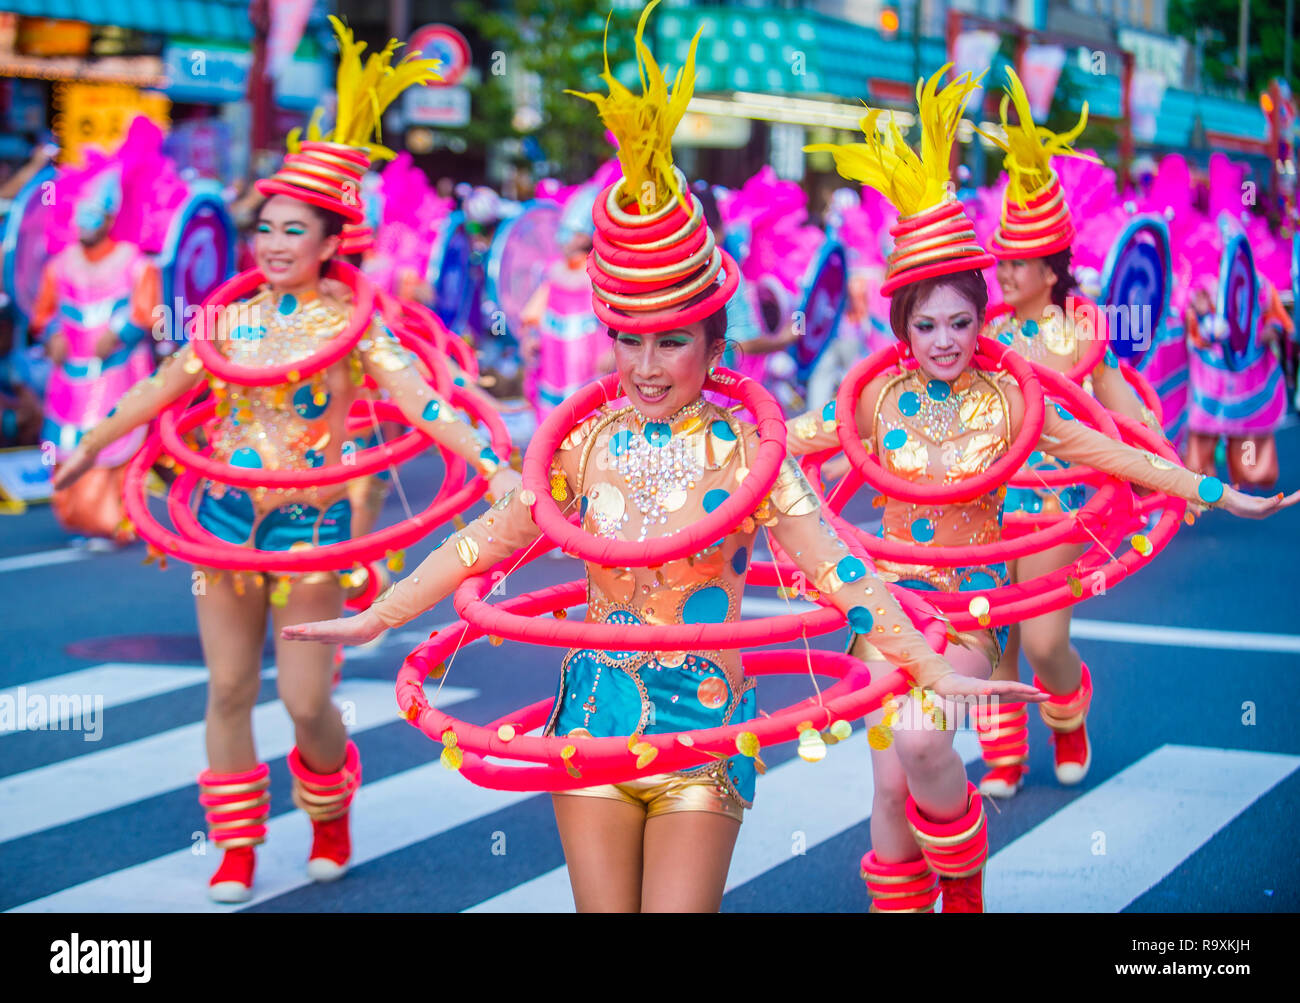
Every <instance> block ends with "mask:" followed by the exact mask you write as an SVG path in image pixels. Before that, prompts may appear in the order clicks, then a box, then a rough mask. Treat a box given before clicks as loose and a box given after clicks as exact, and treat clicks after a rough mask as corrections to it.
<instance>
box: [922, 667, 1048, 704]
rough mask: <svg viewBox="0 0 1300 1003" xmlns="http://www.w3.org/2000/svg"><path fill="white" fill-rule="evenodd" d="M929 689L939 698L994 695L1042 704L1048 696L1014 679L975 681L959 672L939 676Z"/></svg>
mask: <svg viewBox="0 0 1300 1003" xmlns="http://www.w3.org/2000/svg"><path fill="white" fill-rule="evenodd" d="M930 689H932V690H934V692H935V693H937V694H939V696H941V697H978V696H989V695H994V694H996V695H997V696H1000V697H1014V698H1015V699H1016V700H1024V701H1025V702H1026V703H1042V702H1043V701H1044V700H1046V699H1047V697H1048V694H1046V693H1044V692H1043V691H1042V690H1040V689H1038V688H1037V687H1034V686H1030V685H1029V684H1028V683H1022V682H1018V681H1016V680H1014V679H977V678H975V677H974V676H963V675H962V674H961V673H959V672H950V673H949V674H948V675H946V676H940V677H939V679H937V680H936V681H935V682H934V683H932V684H931V686H930Z"/></svg>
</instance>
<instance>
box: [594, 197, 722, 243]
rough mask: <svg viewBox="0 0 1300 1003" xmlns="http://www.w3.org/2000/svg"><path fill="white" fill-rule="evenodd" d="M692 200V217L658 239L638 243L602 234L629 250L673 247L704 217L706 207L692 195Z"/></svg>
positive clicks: (611, 241)
mask: <svg viewBox="0 0 1300 1003" xmlns="http://www.w3.org/2000/svg"><path fill="white" fill-rule="evenodd" d="M691 201H692V202H693V203H694V208H693V209H692V211H691V218H690V219H688V220H687V221H686V222H685V223H683V224H682V225H681V226H680V227H678V228H677V229H676V230H674V231H673V232H672V233H670V234H669V235H668V236H666V237H660V238H659V239H658V240H652V241H649V242H648V243H644V244H637V243H629V242H628V241H626V240H615V239H614V238H613V237H611V236H610V235H609V234H608V233H602V234H601V236H602V237H604V238H605V239H606V240H608V241H609V242H610V243H611V244H613V245H614V246H615V247H621V248H623V249H624V250H628V251H658V250H661V249H662V248H665V247H671V246H672V245H673V244H676V243H677V242H678V241H680V240H682V239H683V238H684V237H687V236H689V235H690V234H691V233H693V232H694V230H695V228H696V227H697V226H699V225H700V221H701V220H702V219H703V218H704V207H703V206H702V205H700V200H699V199H697V198H696V197H695V196H694V195H692V196H691ZM632 218H633V219H641V218H642V217H640V216H633V217H632Z"/></svg>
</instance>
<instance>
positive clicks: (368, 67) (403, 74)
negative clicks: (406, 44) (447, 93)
mask: <svg viewBox="0 0 1300 1003" xmlns="http://www.w3.org/2000/svg"><path fill="white" fill-rule="evenodd" d="M330 24H332V25H333V26H334V34H335V36H337V38H338V40H339V71H338V78H337V83H336V87H335V89H336V91H337V93H338V107H337V109H336V111H335V115H334V128H333V129H331V130H330V131H329V132H328V133H322V132H321V129H320V118H321V110H320V109H319V108H318V109H316V111H315V113H314V114H313V115H312V117H311V121H310V122H309V123H308V125H307V138H308V139H309V140H327V141H329V142H334V143H343V144H345V145H347V146H355V147H357V148H358V149H365V150H367V151H368V152H369V154H370V159H371V160H372V161H374V160H391V159H392V158H393V157H395V156H397V154H396V153H394V152H393V151H392V150H390V149H389V148H388V147H386V146H383V145H382V144H381V143H380V140H381V139H382V138H383V129H382V119H383V114H384V110H385V109H386V108H387V107H388V106H389V105H390V104H392V103H393V101H394V100H395V99H396V98H397V96H398V95H399V94H401V93H402V91H404V90H406V88H408V87H412V86H416V85H423V84H425V83H428V82H429V81H430V80H441V79H442V77H440V76H438V74H437V73H435V72H434V67H436V66H437V65H438V63H439V60H437V59H417V58H416V57H417V56H419V53H418V52H410V53H407V54H406V56H405V57H403V58H402V59H401V60H400V61H399V62H398V63H397V64H396V65H393V56H394V55H396V53H397V50H398V49H399V48H401V46H402V44H403V43H401V42H399V41H398V40H397V39H395V38H393V39H389V41H388V44H387V45H386V46H384V49H383V51H382V52H372V53H371V54H370V56H369V57H368V58H367V59H366V61H365V63H364V65H363V64H362V62H361V54H362V53H363V52H364V51H365V49H366V43H365V42H358V41H357V40H356V38H355V37H354V36H353V34H352V29H351V28H349V27H347V26H346V25H345V24H344V23H343V22H342V21H340V20H339V19H338V18H337V17H335V16H334V15H332V14H331V15H330ZM300 142H301V130H298V129H295V130H294V131H293V132H292V133H291V134H290V135H289V149H290V150H291V151H296V150H297V149H298V147H299V144H300Z"/></svg>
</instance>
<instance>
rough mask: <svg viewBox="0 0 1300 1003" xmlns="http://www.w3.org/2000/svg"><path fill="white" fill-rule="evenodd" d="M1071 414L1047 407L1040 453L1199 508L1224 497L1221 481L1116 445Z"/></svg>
mask: <svg viewBox="0 0 1300 1003" xmlns="http://www.w3.org/2000/svg"><path fill="white" fill-rule="evenodd" d="M1068 414H1069V412H1065V411H1063V410H1062V409H1060V408H1058V407H1057V405H1055V404H1051V403H1048V404H1047V405H1046V415H1045V416H1044V419H1043V434H1042V436H1041V437H1040V438H1039V440H1038V445H1039V448H1040V449H1043V450H1044V451H1046V452H1049V453H1051V454H1052V455H1053V456H1056V457H1059V458H1060V459H1062V460H1066V461H1068V462H1070V463H1080V464H1083V465H1084V466H1087V467H1092V468H1093V469H1094V470H1102V471H1105V472H1106V473H1108V474H1110V475H1112V476H1114V477H1120V478H1122V479H1124V480H1126V481H1128V482H1129V483H1131V484H1141V485H1142V486H1143V487H1147V488H1151V489H1152V490H1154V491H1162V492H1164V493H1165V494H1169V495H1176V496H1177V497H1179V498H1185V499H1186V500H1187V501H1189V502H1191V503H1193V504H1195V505H1210V506H1213V505H1214V504H1215V503H1217V502H1218V501H1219V499H1220V498H1221V497H1222V484H1221V482H1219V481H1218V479H1217V478H1206V477H1204V476H1203V475H1201V474H1196V473H1193V472H1192V471H1190V470H1188V469H1187V468H1186V467H1182V466H1179V465H1178V464H1177V463H1174V462H1173V461H1171V460H1166V459H1165V458H1164V457H1163V456H1157V455H1156V454H1155V453H1151V452H1148V451H1147V450H1145V449H1134V448H1133V447H1132V446H1128V445H1125V444H1124V443H1122V442H1116V441H1115V440H1114V439H1112V438H1110V437H1109V436H1106V435H1103V434H1102V433H1101V432H1098V431H1097V430H1096V429H1093V428H1089V427H1088V426H1087V425H1085V424H1083V422H1080V421H1076V420H1075V419H1074V418H1073V417H1067V415H1068ZM1207 480H1208V481H1211V482H1212V483H1208V484H1205V488H1204V491H1205V492H1206V493H1205V494H1204V495H1203V494H1201V490H1202V488H1201V485H1202V484H1203V483H1205V482H1206V481H1207Z"/></svg>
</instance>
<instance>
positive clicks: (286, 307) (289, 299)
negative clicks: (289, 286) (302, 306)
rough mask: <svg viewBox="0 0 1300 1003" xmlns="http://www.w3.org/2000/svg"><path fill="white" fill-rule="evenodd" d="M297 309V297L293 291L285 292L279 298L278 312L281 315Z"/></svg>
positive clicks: (286, 314)
mask: <svg viewBox="0 0 1300 1003" xmlns="http://www.w3.org/2000/svg"><path fill="white" fill-rule="evenodd" d="M297 309H298V297H297V296H295V295H294V294H293V293H285V294H284V296H283V297H282V298H281V300H280V306H279V312H280V315H281V316H283V317H287V316H289V314H291V313H293V312H294V311H295V310H297Z"/></svg>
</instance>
